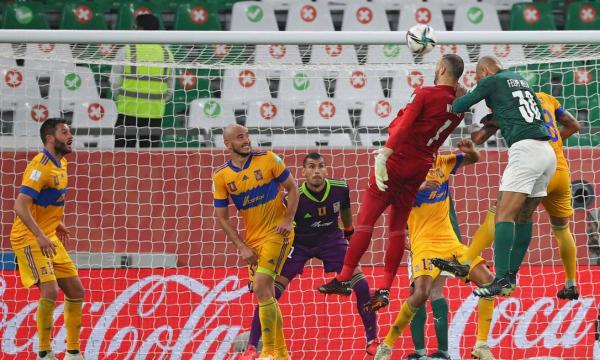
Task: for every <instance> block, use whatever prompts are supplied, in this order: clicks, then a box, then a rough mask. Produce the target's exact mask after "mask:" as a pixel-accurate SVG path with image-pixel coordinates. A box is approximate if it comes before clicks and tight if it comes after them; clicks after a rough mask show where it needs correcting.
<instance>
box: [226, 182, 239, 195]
mask: <svg viewBox="0 0 600 360" xmlns="http://www.w3.org/2000/svg"><path fill="white" fill-rule="evenodd" d="M227 187H228V188H229V191H231V192H236V191H237V187H236V186H235V182H234V181H232V182H229V183H227Z"/></svg>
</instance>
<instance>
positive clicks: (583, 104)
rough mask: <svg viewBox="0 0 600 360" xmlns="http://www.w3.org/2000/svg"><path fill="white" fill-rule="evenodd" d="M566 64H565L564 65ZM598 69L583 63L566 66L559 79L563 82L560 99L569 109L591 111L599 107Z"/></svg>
mask: <svg viewBox="0 0 600 360" xmlns="http://www.w3.org/2000/svg"><path fill="white" fill-rule="evenodd" d="M563 64H564V63H563ZM598 73H599V72H598V68H597V67H596V66H593V65H591V64H585V63H583V62H581V61H576V62H572V63H569V66H564V67H563V68H562V69H561V72H560V73H558V75H557V77H558V78H559V79H560V75H561V74H562V81H560V83H559V86H560V88H561V89H562V91H561V93H560V95H559V96H560V97H561V98H563V99H564V104H565V107H566V108H568V109H590V108H593V107H597V106H598V94H599V92H598V84H599V83H598V75H599V74H598Z"/></svg>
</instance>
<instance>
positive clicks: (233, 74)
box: [221, 68, 271, 103]
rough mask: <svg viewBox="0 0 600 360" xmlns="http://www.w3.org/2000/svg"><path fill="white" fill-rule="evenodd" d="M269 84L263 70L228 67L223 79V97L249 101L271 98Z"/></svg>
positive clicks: (237, 100)
mask: <svg viewBox="0 0 600 360" xmlns="http://www.w3.org/2000/svg"><path fill="white" fill-rule="evenodd" d="M270 97H271V93H270V91H269V84H268V83H267V79H266V78H265V76H264V74H263V73H262V72H258V71H256V70H251V69H244V68H241V69H227V70H225V74H224V75H223V79H222V87H221V98H222V99H225V100H227V101H232V102H238V103H248V102H250V101H256V100H264V99H269V98H270Z"/></svg>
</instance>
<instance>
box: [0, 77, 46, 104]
mask: <svg viewBox="0 0 600 360" xmlns="http://www.w3.org/2000/svg"><path fill="white" fill-rule="evenodd" d="M0 76H2V79H1V80H0V110H15V109H16V108H17V105H18V104H19V103H21V102H22V101H23V100H24V99H40V98H41V94H40V87H39V85H38V82H37V79H36V76H35V73H33V72H30V71H27V70H26V69H24V68H22V67H10V68H5V69H2V70H0Z"/></svg>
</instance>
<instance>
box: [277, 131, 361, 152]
mask: <svg viewBox="0 0 600 360" xmlns="http://www.w3.org/2000/svg"><path fill="white" fill-rule="evenodd" d="M272 146H273V147H274V148H281V147H293V148H295V149H312V148H320V147H351V146H352V140H351V139H350V135H349V134H331V133H323V134H276V135H273V142H272Z"/></svg>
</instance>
